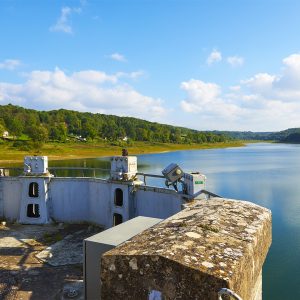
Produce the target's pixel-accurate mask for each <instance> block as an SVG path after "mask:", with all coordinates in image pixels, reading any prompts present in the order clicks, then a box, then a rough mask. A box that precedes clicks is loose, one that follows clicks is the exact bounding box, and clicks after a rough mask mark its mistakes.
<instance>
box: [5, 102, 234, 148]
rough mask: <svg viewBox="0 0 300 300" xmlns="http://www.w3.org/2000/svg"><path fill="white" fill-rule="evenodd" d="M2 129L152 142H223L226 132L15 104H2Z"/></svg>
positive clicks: (55, 138)
mask: <svg viewBox="0 0 300 300" xmlns="http://www.w3.org/2000/svg"><path fill="white" fill-rule="evenodd" d="M0 131H2V132H3V133H4V132H5V138H6V139H8V138H9V137H11V138H13V139H14V140H19V141H20V140H21V142H23V141H26V140H29V141H33V142H39V143H45V142H48V141H50V142H68V141H70V142H72V141H73V142H74V141H81V142H87V141H92V142H94V141H98V142H103V141H109V142H119V141H126V142H128V143H130V142H136V141H143V142H152V143H174V144H190V143H198V144H202V143H224V142H228V141H231V140H232V138H231V137H230V136H228V135H226V134H223V133H212V132H206V131H198V130H193V129H188V128H184V127H177V126H171V125H165V124H159V123H155V122H148V121H145V120H141V119H137V118H131V117H118V116H112V115H104V114H93V113H82V112H76V111H71V110H65V109H60V110H53V111H37V110H33V109H25V108H23V107H19V106H15V105H11V104H9V105H3V106H0Z"/></svg>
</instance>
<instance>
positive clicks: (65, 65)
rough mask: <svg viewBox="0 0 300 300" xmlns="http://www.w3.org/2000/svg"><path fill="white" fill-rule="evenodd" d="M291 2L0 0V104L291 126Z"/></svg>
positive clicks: (297, 77) (238, 125)
mask: <svg viewBox="0 0 300 300" xmlns="http://www.w3.org/2000/svg"><path fill="white" fill-rule="evenodd" d="M299 13H300V2H299V1H289V0H285V1H283V0H282V1H276V0H273V1H269V0H260V1H258V0H251V1H250V0H243V1H241V0H239V1H237V0H229V1H222V0H219V1H217V0H198V1H196V0H181V1H178V0H177V1H176V0H160V1H158V0H156V1H155V0H152V1H150V0H98V1H95V0H94V1H92V0H86V1H80V0H76V1H75V0H73V1H47V0H43V1H38V0H35V1H33V0H27V1H22V0H18V1H16V0H1V1H0V36H1V44H0V104H7V103H13V104H17V105H21V106H25V107H28V108H34V109H39V110H51V109H58V108H67V109H73V110H80V111H90V112H100V113H106V114H116V115H123V116H134V117H139V118H143V119H147V120H151V121H158V122H162V123H169V124H174V125H180V126H186V127H190V128H195V129H200V130H202V129H203V130H215V129H218V130H255V131H270V130H282V129H285V128H288V127H300V119H299V114H300V38H299V36H300V18H299Z"/></svg>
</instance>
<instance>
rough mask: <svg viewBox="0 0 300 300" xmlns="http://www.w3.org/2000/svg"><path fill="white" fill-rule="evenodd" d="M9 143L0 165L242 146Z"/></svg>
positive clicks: (234, 143) (4, 145)
mask: <svg viewBox="0 0 300 300" xmlns="http://www.w3.org/2000/svg"><path fill="white" fill-rule="evenodd" d="M13 145H14V144H13V143H8V142H4V143H3V142H2V144H1V146H0V162H1V163H2V164H7V163H15V162H20V161H22V160H23V158H24V156H26V155H46V156H48V157H49V159H50V160H58V159H77V158H89V157H90V158H92V157H101V156H110V155H120V154H121V150H122V149H123V148H126V149H127V150H128V152H129V155H135V154H144V153H157V152H164V151H178V150H196V149H210V148H225V147H239V146H243V145H244V144H243V143H242V142H240V141H231V142H219V143H202V144H196V143H191V144H175V143H153V142H139V141H137V142H133V143H130V144H127V143H125V142H118V143H114V142H107V141H104V142H86V143H81V142H66V143H61V142H48V143H45V144H43V145H42V146H41V147H36V148H34V143H33V144H32V145H30V149H28V148H26V147H27V142H25V143H23V147H15V146H13Z"/></svg>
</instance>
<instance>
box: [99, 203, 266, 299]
mask: <svg viewBox="0 0 300 300" xmlns="http://www.w3.org/2000/svg"><path fill="white" fill-rule="evenodd" d="M196 203H198V204H193V205H191V206H190V207H188V208H186V209H185V210H183V211H182V212H179V213H178V214H176V215H174V216H172V217H170V218H168V219H166V220H165V221H163V222H161V223H159V224H158V225H155V226H154V227H152V228H150V229H148V230H146V231H144V232H143V233H141V234H139V235H137V236H136V237H134V238H132V239H131V240H129V241H127V242H125V243H124V244H122V245H120V246H118V247H116V248H115V249H113V250H110V251H109V252H107V253H105V254H104V255H103V257H102V267H101V268H102V273H101V281H102V299H103V300H107V299H139V300H140V299H154V298H153V297H154V296H155V297H158V296H157V295H161V296H159V297H160V298H157V299H217V292H218V291H219V290H220V289H221V288H230V289H232V290H233V291H234V292H236V293H237V294H239V295H240V296H241V297H242V298H243V299H244V300H250V299H253V298H254V297H255V295H256V291H255V287H256V283H257V281H258V280H259V276H260V274H261V269H262V265H263V262H264V260H265V257H266V255H267V252H268V249H269V247H270V244H271V212H270V211H269V210H268V209H265V208H262V207H260V206H257V205H255V204H253V203H250V202H245V201H235V200H229V199H221V198H214V199H211V200H208V201H199V202H196ZM99 284H100V283H99ZM153 295H154V296H153Z"/></svg>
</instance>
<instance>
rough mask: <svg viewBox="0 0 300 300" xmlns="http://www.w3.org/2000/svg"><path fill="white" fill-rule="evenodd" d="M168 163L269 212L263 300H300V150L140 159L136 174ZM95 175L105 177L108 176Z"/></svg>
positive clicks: (267, 147) (101, 162)
mask: <svg viewBox="0 0 300 300" xmlns="http://www.w3.org/2000/svg"><path fill="white" fill-rule="evenodd" d="M172 162H175V163H178V164H179V165H180V166H181V167H182V169H183V170H184V171H201V172H202V173H204V174H205V175H206V176H207V189H208V190H210V191H212V192H214V193H216V194H219V195H221V196H223V197H226V198H233V199H243V200H248V201H252V202H254V203H257V204H259V205H262V206H265V207H267V208H269V209H271V210H272V213H273V243H272V246H271V249H270V251H269V254H268V257H267V260H266V262H265V265H264V268H263V295H264V299H273V300H274V299H300V289H299V287H300V145H287V144H266V143H259V144H250V145H247V146H246V147H240V148H227V149H212V150H192V151H177V152H168V153H160V154H147V155H140V156H139V157H138V166H139V172H145V173H154V174H161V170H162V169H163V168H164V167H165V166H167V165H168V164H170V163H172ZM50 165H52V166H54V165H55V166H77V167H83V166H85V167H99V168H109V162H108V160H107V159H103V158H99V159H84V160H72V161H54V162H51V164H50ZM57 175H68V174H67V173H66V172H62V173H60V174H57ZM97 175H98V176H101V177H103V176H104V177H106V176H107V175H108V173H107V172H105V171H103V172H98V173H97ZM147 183H148V184H149V183H150V184H159V185H161V184H163V182H162V181H159V182H154V181H152V182H147Z"/></svg>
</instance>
